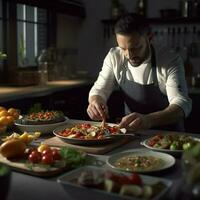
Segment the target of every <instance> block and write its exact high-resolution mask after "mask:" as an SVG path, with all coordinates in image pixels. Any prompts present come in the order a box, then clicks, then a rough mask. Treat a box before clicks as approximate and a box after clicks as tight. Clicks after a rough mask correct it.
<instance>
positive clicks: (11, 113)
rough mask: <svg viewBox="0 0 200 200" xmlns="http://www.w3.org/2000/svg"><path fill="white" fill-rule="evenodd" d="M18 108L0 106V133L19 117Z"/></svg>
mask: <svg viewBox="0 0 200 200" xmlns="http://www.w3.org/2000/svg"><path fill="white" fill-rule="evenodd" d="M19 114H20V112H19V110H18V109H16V108H9V109H6V108H5V107H3V106H0V133H3V132H5V131H6V129H7V127H9V126H12V125H13V124H14V122H15V120H17V119H18V118H19Z"/></svg>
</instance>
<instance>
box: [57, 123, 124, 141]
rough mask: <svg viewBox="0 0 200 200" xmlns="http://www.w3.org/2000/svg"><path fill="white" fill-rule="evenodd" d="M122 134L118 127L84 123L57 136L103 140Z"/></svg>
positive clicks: (58, 133)
mask: <svg viewBox="0 0 200 200" xmlns="http://www.w3.org/2000/svg"><path fill="white" fill-rule="evenodd" d="M120 133H122V132H121V130H120V128H119V127H118V126H110V125H108V124H106V125H105V126H104V127H102V126H101V125H97V124H91V123H82V124H75V125H72V127H69V128H68V127H67V128H65V129H63V130H61V131H58V132H57V133H56V134H57V135H60V136H62V137H66V138H76V139H80V140H101V139H105V138H106V137H109V136H110V135H117V134H120Z"/></svg>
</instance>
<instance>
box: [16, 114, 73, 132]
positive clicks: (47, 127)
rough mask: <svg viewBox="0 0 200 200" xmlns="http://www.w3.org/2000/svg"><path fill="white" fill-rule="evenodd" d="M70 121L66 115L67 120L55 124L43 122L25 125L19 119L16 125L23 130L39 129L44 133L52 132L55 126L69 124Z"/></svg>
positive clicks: (33, 130) (32, 130) (34, 130)
mask: <svg viewBox="0 0 200 200" xmlns="http://www.w3.org/2000/svg"><path fill="white" fill-rule="evenodd" d="M68 121H69V118H68V117H66V116H65V121H63V122H58V123H53V124H42V125H25V124H22V122H21V119H18V120H17V121H16V122H15V126H16V128H17V129H18V130H20V131H21V132H24V131H27V132H36V131H39V132H41V133H42V134H43V133H52V132H53V130H54V129H55V128H57V127H58V126H63V125H65V124H67V123H68Z"/></svg>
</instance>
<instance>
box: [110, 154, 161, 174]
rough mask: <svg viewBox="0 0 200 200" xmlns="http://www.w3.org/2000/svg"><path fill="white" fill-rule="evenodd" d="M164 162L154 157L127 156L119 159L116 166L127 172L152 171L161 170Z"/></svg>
mask: <svg viewBox="0 0 200 200" xmlns="http://www.w3.org/2000/svg"><path fill="white" fill-rule="evenodd" d="M163 163H164V161H163V160H162V159H160V158H156V157H154V156H137V155H127V156H123V157H122V158H119V159H118V160H117V161H116V162H115V164H114V165H115V166H116V167H118V168H120V169H123V170H127V171H137V172H138V171H151V170H155V169H159V168H160V167H161V166H162V165H163Z"/></svg>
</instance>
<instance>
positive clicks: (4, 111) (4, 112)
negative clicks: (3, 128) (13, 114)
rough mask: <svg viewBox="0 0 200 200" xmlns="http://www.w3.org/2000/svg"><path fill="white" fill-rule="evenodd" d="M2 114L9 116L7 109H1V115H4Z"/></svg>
mask: <svg viewBox="0 0 200 200" xmlns="http://www.w3.org/2000/svg"><path fill="white" fill-rule="evenodd" d="M2 116H8V112H7V110H2V111H0V117H2Z"/></svg>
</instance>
